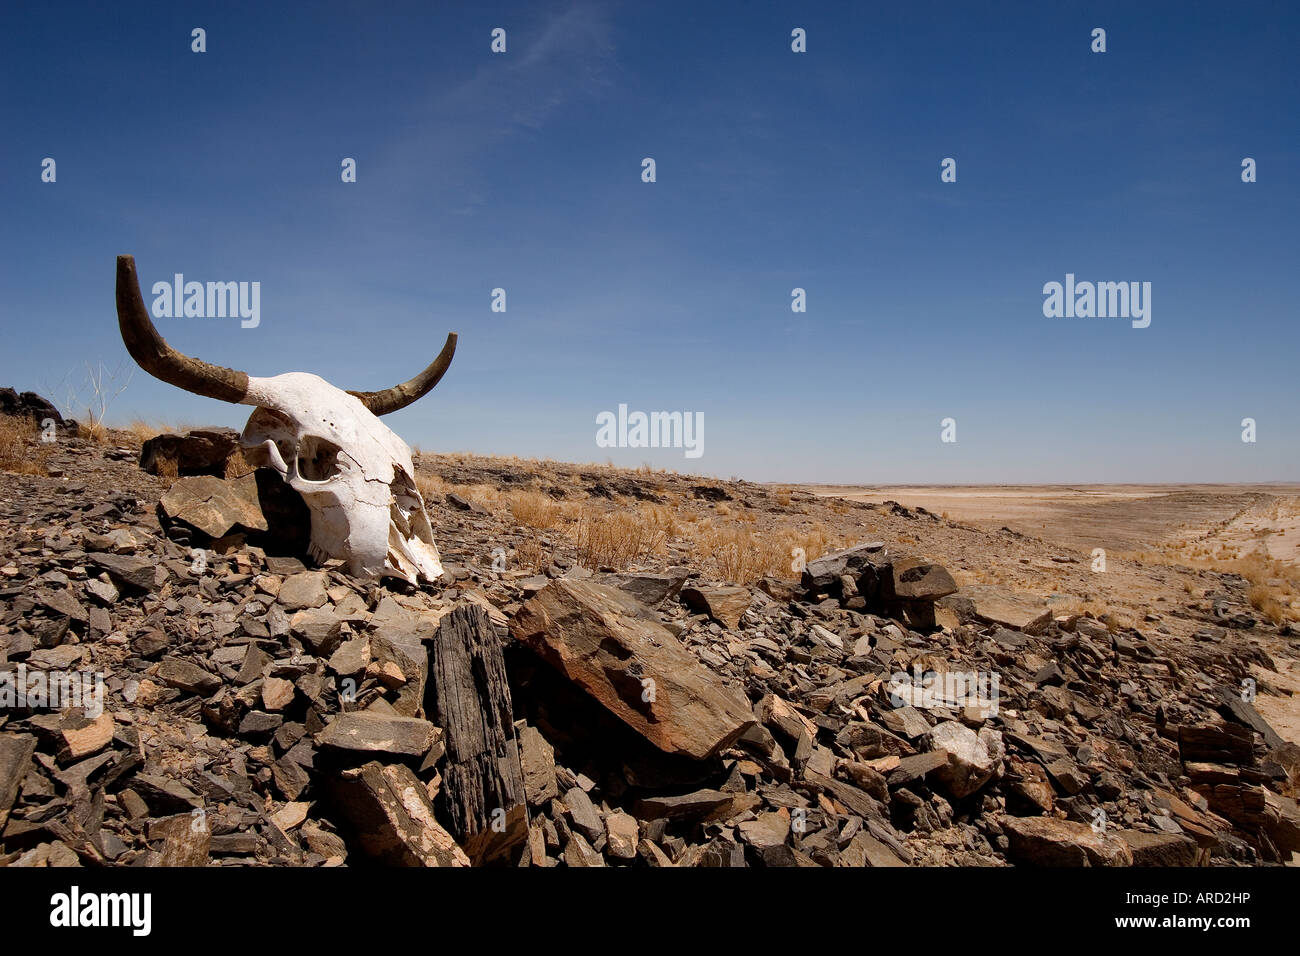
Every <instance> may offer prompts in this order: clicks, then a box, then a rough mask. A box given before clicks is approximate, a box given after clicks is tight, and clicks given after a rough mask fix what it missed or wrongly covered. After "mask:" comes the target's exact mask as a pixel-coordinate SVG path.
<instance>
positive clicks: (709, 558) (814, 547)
mask: <svg viewBox="0 0 1300 956" xmlns="http://www.w3.org/2000/svg"><path fill="white" fill-rule="evenodd" d="M690 536H691V539H692V543H693V545H694V549H695V556H696V559H697V560H698V561H699V562H700V563H701V564H703V565H704V567H705V568H706V569H708V570H709V571H710V572H711V573H712V575H713V576H714V577H716V578H718V579H719V580H722V581H729V582H731V583H733V584H751V583H753V582H754V581H757V580H758V579H759V578H761V577H765V576H771V577H776V578H785V579H787V580H790V579H797V578H798V577H799V571H797V570H795V569H796V567H799V563H798V559H799V558H800V557H802V558H803V560H804V561H811V560H813V559H814V558H818V557H821V555H823V554H825V553H826V552H827V551H829V550H831V549H833V548H836V547H840V546H841V545H842V544H843V541H842V540H841V539H840V538H838V537H832V536H831V535H830V534H829V533H828V532H827V531H826V528H825V527H824V526H823V525H821V524H817V525H815V526H813V527H811V528H807V529H796V528H775V529H772V530H770V531H756V530H754V529H753V528H750V527H747V526H746V525H745V524H744V523H740V522H736V523H731V524H725V525H721V526H719V525H715V524H714V523H713V521H712V520H711V519H705V520H703V521H700V522H698V523H697V524H696V525H695V527H694V528H693V529H692V531H691V535H690ZM800 551H802V555H800V553H799V552H800Z"/></svg>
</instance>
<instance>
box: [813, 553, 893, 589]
mask: <svg viewBox="0 0 1300 956" xmlns="http://www.w3.org/2000/svg"><path fill="white" fill-rule="evenodd" d="M888 561H889V555H888V552H886V551H885V543H884V542H883V541H872V542H868V543H866V544H859V545H854V546H853V547H852V548H845V549H843V550H842V551H832V552H830V553H829V554H823V555H822V556H821V557H820V558H814V559H813V560H812V561H809V562H808V563H807V565H805V566H804V569H803V574H802V579H801V581H800V583H801V585H802V586H803V588H804V590H807V591H824V590H826V589H827V588H829V587H832V586H833V585H836V584H838V583H839V580H840V576H841V575H844V574H847V575H850V576H852V577H857V575H858V574H859V573H860V572H861V571H862V569H863V568H864V567H866V566H867V565H868V564H880V565H882V566H883V565H885V564H887V563H888Z"/></svg>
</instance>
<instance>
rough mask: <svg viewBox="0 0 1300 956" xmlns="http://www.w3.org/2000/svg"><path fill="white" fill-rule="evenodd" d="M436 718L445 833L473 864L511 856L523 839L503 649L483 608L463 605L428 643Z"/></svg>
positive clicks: (524, 818)
mask: <svg viewBox="0 0 1300 956" xmlns="http://www.w3.org/2000/svg"><path fill="white" fill-rule="evenodd" d="M432 663H433V696H434V712H435V717H434V719H435V721H436V722H437V723H438V725H439V726H440V727H442V729H443V733H444V738H443V739H444V742H445V743H446V747H447V757H446V769H445V770H444V771H443V783H442V790H441V792H440V793H439V795H438V799H439V801H440V803H441V804H442V809H443V810H444V811H445V814H446V818H447V819H448V821H449V822H450V824H451V826H450V830H451V832H452V834H453V835H454V836H455V837H456V839H457V841H458V842H459V843H460V845H461V846H462V847H463V848H464V850H465V853H466V854H467V855H468V856H469V858H470V859H471V860H473V861H474V862H476V863H482V862H488V861H490V860H494V859H499V858H502V857H509V856H510V855H511V851H512V850H514V849H515V848H516V847H522V845H523V843H524V842H525V840H526V839H527V835H528V811H527V806H526V803H525V797H524V775H523V770H522V769H521V767H520V764H519V743H518V740H517V739H516V737H515V729H514V711H513V708H512V707H511V703H510V685H509V684H508V683H507V681H506V669H505V662H504V660H503V659H502V656H501V644H500V642H499V640H498V638H497V636H496V632H495V631H494V630H493V628H492V622H491V620H490V619H489V618H488V615H487V612H486V611H484V610H483V608H481V607H479V606H477V605H474V604H468V603H465V604H461V605H459V606H457V607H455V608H453V609H452V611H451V613H449V614H448V615H447V616H446V617H444V618H443V619H442V622H441V623H440V624H439V626H438V632H437V634H436V635H435V636H434V639H433V655H432Z"/></svg>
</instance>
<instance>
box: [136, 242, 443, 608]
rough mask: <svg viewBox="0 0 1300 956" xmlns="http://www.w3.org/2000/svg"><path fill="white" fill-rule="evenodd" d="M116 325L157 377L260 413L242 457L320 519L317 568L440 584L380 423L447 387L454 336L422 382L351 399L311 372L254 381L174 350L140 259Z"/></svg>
mask: <svg viewBox="0 0 1300 956" xmlns="http://www.w3.org/2000/svg"><path fill="white" fill-rule="evenodd" d="M117 318H118V326H119V327H120V329H121V331H122V341H123V342H125V343H126V348H127V351H128V352H130V353H131V357H132V358H133V359H135V360H136V362H138V363H139V365H140V367H141V368H143V369H144V370H145V371H146V372H148V373H149V374H150V375H153V376H155V377H156V378H160V379H162V380H163V381H164V382H167V383H169V384H171V385H175V386H177V387H179V388H183V389H185V390H186V391H190V392H195V393H196V394H199V395H206V396H208V397H209V398H218V399H222V400H224V401H228V402H237V403H239V404H242V405H255V406H257V408H256V410H255V411H254V412H253V414H252V415H251V416H250V417H249V419H248V424H247V425H246V426H245V427H244V432H243V435H242V436H241V444H242V445H243V446H244V457H245V458H246V459H247V460H248V462H249V464H251V465H253V466H254V467H259V468H263V467H265V468H273V469H274V470H275V471H276V472H278V473H279V475H280V477H281V478H283V479H284V480H285V481H286V482H287V483H288V484H289V485H290V486H291V487H292V488H293V489H294V490H295V491H297V492H298V493H299V494H300V495H301V496H302V498H303V500H304V501H305V502H306V503H307V507H308V508H309V509H311V545H310V551H311V554H312V556H313V557H314V558H316V559H317V560H318V561H319V560H324V559H326V558H341V559H343V560H344V561H346V562H347V567H348V571H349V573H351V574H354V575H356V576H358V577H371V578H376V577H382V576H392V577H399V578H402V579H404V580H406V581H408V582H410V583H411V584H418V583H419V582H420V581H421V580H424V581H430V582H432V581H434V580H436V579H437V578H438V577H440V576H441V575H442V564H441V562H440V560H439V557H438V549H437V546H436V545H435V544H434V542H433V528H432V527H431V525H430V524H429V516H428V514H427V513H426V512H425V510H424V500H423V499H422V498H421V497H420V492H419V491H418V490H417V488H416V486H415V468H414V466H413V465H412V463H411V450H410V449H409V448H408V447H407V446H406V443H405V442H403V441H402V440H401V439H400V438H398V437H397V435H395V434H394V433H393V432H392V430H391V429H389V428H388V426H386V425H385V424H384V423H383V422H381V421H380V420H379V416H380V415H386V414H388V413H389V412H393V411H397V409H399V408H405V407H406V406H407V405H409V404H411V403H412V402H414V401H415V400H416V399H418V398H420V397H421V396H423V395H424V394H426V393H427V392H428V391H429V390H430V389H432V388H433V387H434V386H435V385H437V384H438V380H439V379H441V378H442V376H443V373H445V372H446V371H447V367H448V366H449V365H450V364H451V359H452V356H453V355H454V354H455V351H456V333H454V332H453V333H451V334H450V335H448V336H447V342H446V344H445V345H444V346H443V348H442V351H441V352H440V353H439V354H438V357H437V358H436V359H434V360H433V363H432V364H431V365H430V366H429V367H428V368H426V369H425V370H424V371H423V372H421V373H420V374H419V375H417V376H416V377H415V378H413V379H411V380H410V381H409V382H404V383H402V384H401V385H396V386H394V387H392V388H388V389H384V390H383V391H379V392H345V391H343V390H342V389H339V388H335V387H334V386H333V385H331V384H330V383H329V382H327V381H325V380H324V379H323V378H320V377H319V376H316V375H311V374H309V373H306V372H288V373H286V374H284V375H276V376H273V377H271V378H255V377H252V376H249V375H246V374H245V373H243V372H239V371H235V370H233V369H228V368H222V367H220V366H216V365H209V364H208V363H207V362H202V361H199V360H198V359H192V358H190V357H189V356H186V355H182V354H181V353H179V352H177V351H175V350H174V349H172V348H171V347H170V346H169V345H168V344H167V343H166V342H165V341H164V340H163V338H162V336H160V335H159V334H158V330H157V329H155V328H154V325H153V321H152V320H151V319H150V318H149V313H148V312H147V311H146V310H145V306H144V300H143V299H142V298H141V296H140V283H139V280H138V278H137V277H136V272H135V259H134V258H133V257H131V256H118V257H117Z"/></svg>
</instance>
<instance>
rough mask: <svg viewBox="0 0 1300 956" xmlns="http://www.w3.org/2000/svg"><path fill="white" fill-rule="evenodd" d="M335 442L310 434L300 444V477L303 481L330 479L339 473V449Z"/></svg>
mask: <svg viewBox="0 0 1300 956" xmlns="http://www.w3.org/2000/svg"><path fill="white" fill-rule="evenodd" d="M340 450H341V449H340V448H339V446H338V445H336V444H334V443H333V442H330V441H326V440H325V439H324V438H316V437H314V436H311V435H308V436H306V437H305V438H303V440H302V441H301V442H300V443H299V445H298V477H299V478H301V479H302V480H303V481H329V480H330V479H331V478H333V477H334V476H335V475H337V474H338V473H339V470H340V469H339V451H340Z"/></svg>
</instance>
